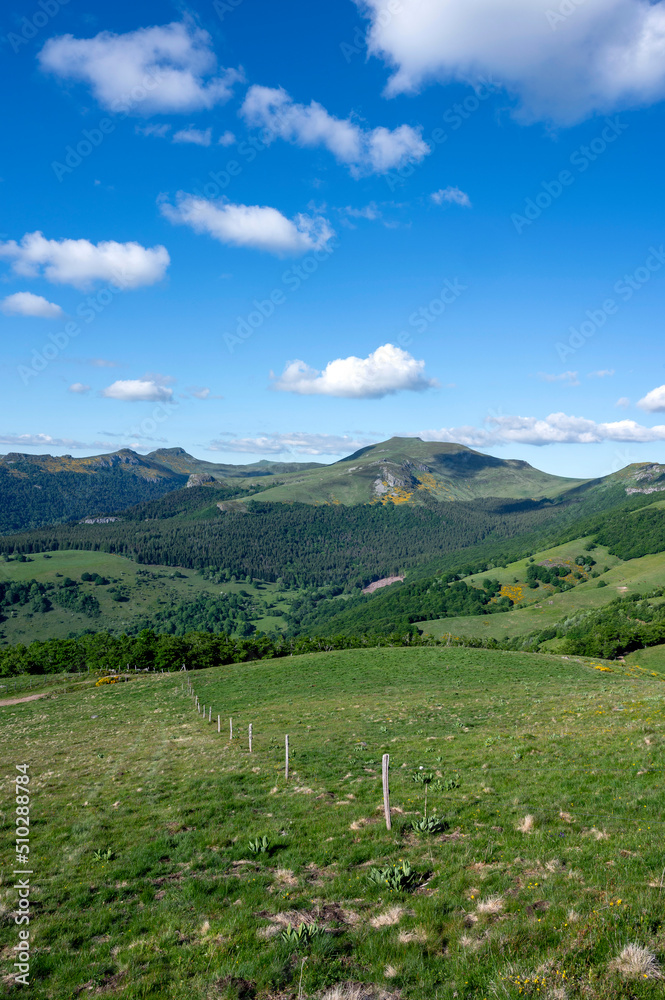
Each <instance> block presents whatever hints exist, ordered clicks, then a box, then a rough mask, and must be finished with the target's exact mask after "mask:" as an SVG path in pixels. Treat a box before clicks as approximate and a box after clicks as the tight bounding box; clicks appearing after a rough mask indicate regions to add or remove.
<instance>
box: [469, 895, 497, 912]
mask: <svg viewBox="0 0 665 1000" xmlns="http://www.w3.org/2000/svg"><path fill="white" fill-rule="evenodd" d="M476 909H477V910H478V913H501V911H502V909H503V900H502V899H501V896H488V897H487V899H483V900H481V901H480V903H478V906H477V907H476Z"/></svg>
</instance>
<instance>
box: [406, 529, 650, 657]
mask: <svg viewBox="0 0 665 1000" xmlns="http://www.w3.org/2000/svg"><path fill="white" fill-rule="evenodd" d="M584 541H585V539H576V540H575V541H574V542H569V543H567V544H566V545H559V546H555V547H554V548H551V549H546V550H543V551H542V552H538V553H534V558H535V561H536V562H541V561H543V560H545V559H553V558H560V559H569V558H571V557H572V558H574V557H575V556H576V555H581V554H583V544H584ZM589 554H590V555H591V556H592V557H593V558H594V559H595V560H596V563H597V565H596V566H595V567H594V570H599V571H602V570H603V568H604V567H605V566H609V567H610V570H609V572H608V573H602V575H601V576H600V577H599V578H597V579H593V578H592V579H589V580H587V581H585V582H583V583H579V584H578V585H577V586H576V587H574V588H573V590H568V591H566V592H564V593H561V594H555V593H552V588H551V587H546V586H543V585H542V584H541V586H540V587H539V588H538V590H529V589H527V587H526V586H525V584H524V581H525V578H526V567H527V565H528V560H525V559H522V560H520V561H519V562H516V563H511V565H510V566H508V567H507V568H505V569H495V570H490V571H489V572H487V573H479V574H476V575H475V576H473V577H469V578H468V579H467V580H466V582H467V583H475V584H476V585H477V586H480V585H481V582H482V580H483V579H484V578H485V577H488V576H489V577H492V578H496V579H498V580H500V581H501V583H504V584H513V580H514V578H515V577H517V579H518V581H520V582H521V583H522V586H523V593H524V596H525V600H526V601H528V602H529V604H528V606H526V607H516V608H514V609H513V610H511V611H508V612H506V613H505V614H498V615H487V616H480V617H475V616H472V617H463V618H440V619H437V620H436V621H429V622H423V623H419V624H418V628H419V629H421V630H422V631H423V632H425V633H427V634H428V635H433V636H435V637H437V638H441V637H442V636H444V635H446V634H448V633H452V634H453V635H455V636H465V637H468V636H479V637H481V638H493V639H504V638H506V637H508V638H513V637H514V636H518V635H526V634H527V633H528V632H532V631H534V630H536V629H544V628H548V627H549V626H550V625H554V624H556V623H557V622H559V621H562V620H564V619H565V618H568V617H570V616H572V615H575V614H579V613H580V612H581V611H589V610H593V609H595V608H602V607H604V606H605V605H606V604H609V603H610V601H612V600H614V599H615V598H616V597H619V596H621V595H622V594H626V593H635V592H638V593H642V592H646V591H649V590H651V589H652V588H655V587H662V586H663V585H665V553H659V554H657V555H651V556H643V557H642V558H640V559H630V560H628V561H627V562H622V560H621V559H618V558H617V557H616V556H611V555H609V553H608V552H607V550H606V549H604V548H603V547H602V546H598V548H597V549H595V550H594V551H593V552H592V553H589ZM601 579H602V580H604V581H605V582H606V583H607V586H606V587H601V588H599V587H598V583H599V581H600V580H601Z"/></svg>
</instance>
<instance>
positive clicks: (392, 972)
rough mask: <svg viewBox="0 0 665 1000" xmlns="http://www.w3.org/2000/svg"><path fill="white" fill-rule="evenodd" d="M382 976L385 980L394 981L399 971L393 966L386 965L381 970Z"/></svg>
mask: <svg viewBox="0 0 665 1000" xmlns="http://www.w3.org/2000/svg"><path fill="white" fill-rule="evenodd" d="M383 974H384V976H385V977H386V979H394V978H395V976H398V975H399V970H398V969H396V968H395V966H394V965H387V966H386V967H385V969H384V970H383Z"/></svg>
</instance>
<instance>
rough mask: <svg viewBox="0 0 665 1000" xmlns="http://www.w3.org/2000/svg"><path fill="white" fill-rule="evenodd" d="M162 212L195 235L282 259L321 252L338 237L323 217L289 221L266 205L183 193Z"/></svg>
mask: <svg viewBox="0 0 665 1000" xmlns="http://www.w3.org/2000/svg"><path fill="white" fill-rule="evenodd" d="M161 212H162V215H164V216H166V218H167V219H168V220H169V221H170V222H172V223H174V225H175V224H178V223H180V224H184V225H188V226H190V227H191V228H192V229H193V230H194V232H196V233H207V234H208V235H209V236H212V237H213V238H214V239H216V240H219V241H220V243H227V244H229V245H230V246H236V247H251V248H252V249H254V250H265V251H267V252H268V253H273V254H277V255H278V256H281V255H282V254H302V253H307V252H308V251H309V250H320V249H322V248H323V247H325V246H326V244H327V243H328V241H329V240H330V239H331V238H332V237H333V236H334V232H333V230H332V229H331V227H330V224H329V223H328V221H327V220H326V219H324V218H323V216H320V215H319V216H311V215H302V214H301V215H296V216H295V218H294V219H287V218H286V216H285V215H282V213H281V212H279V211H278V210H277V209H276V208H270V207H268V206H265V205H233V204H232V203H231V202H228V201H224V200H220V201H207V200H206V199H205V198H199V197H197V196H196V195H193V194H185V193H184V192H183V191H179V192H178V195H177V197H176V205H175V206H173V205H171V204H169V202H167V201H163V202H162V203H161Z"/></svg>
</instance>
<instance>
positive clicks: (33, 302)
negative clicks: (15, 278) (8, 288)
mask: <svg viewBox="0 0 665 1000" xmlns="http://www.w3.org/2000/svg"><path fill="white" fill-rule="evenodd" d="M2 311H3V313H6V314H7V315H8V316H38V317H39V318H40V319H59V318H60V317H61V316H64V315H65V314H64V313H63V311H62V309H61V308H60V306H58V305H56V304H55V302H49V301H48V299H45V298H44V297H43V295H33V293H32V292H14V294H13V295H8V296H7V298H6V299H3V301H2Z"/></svg>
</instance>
